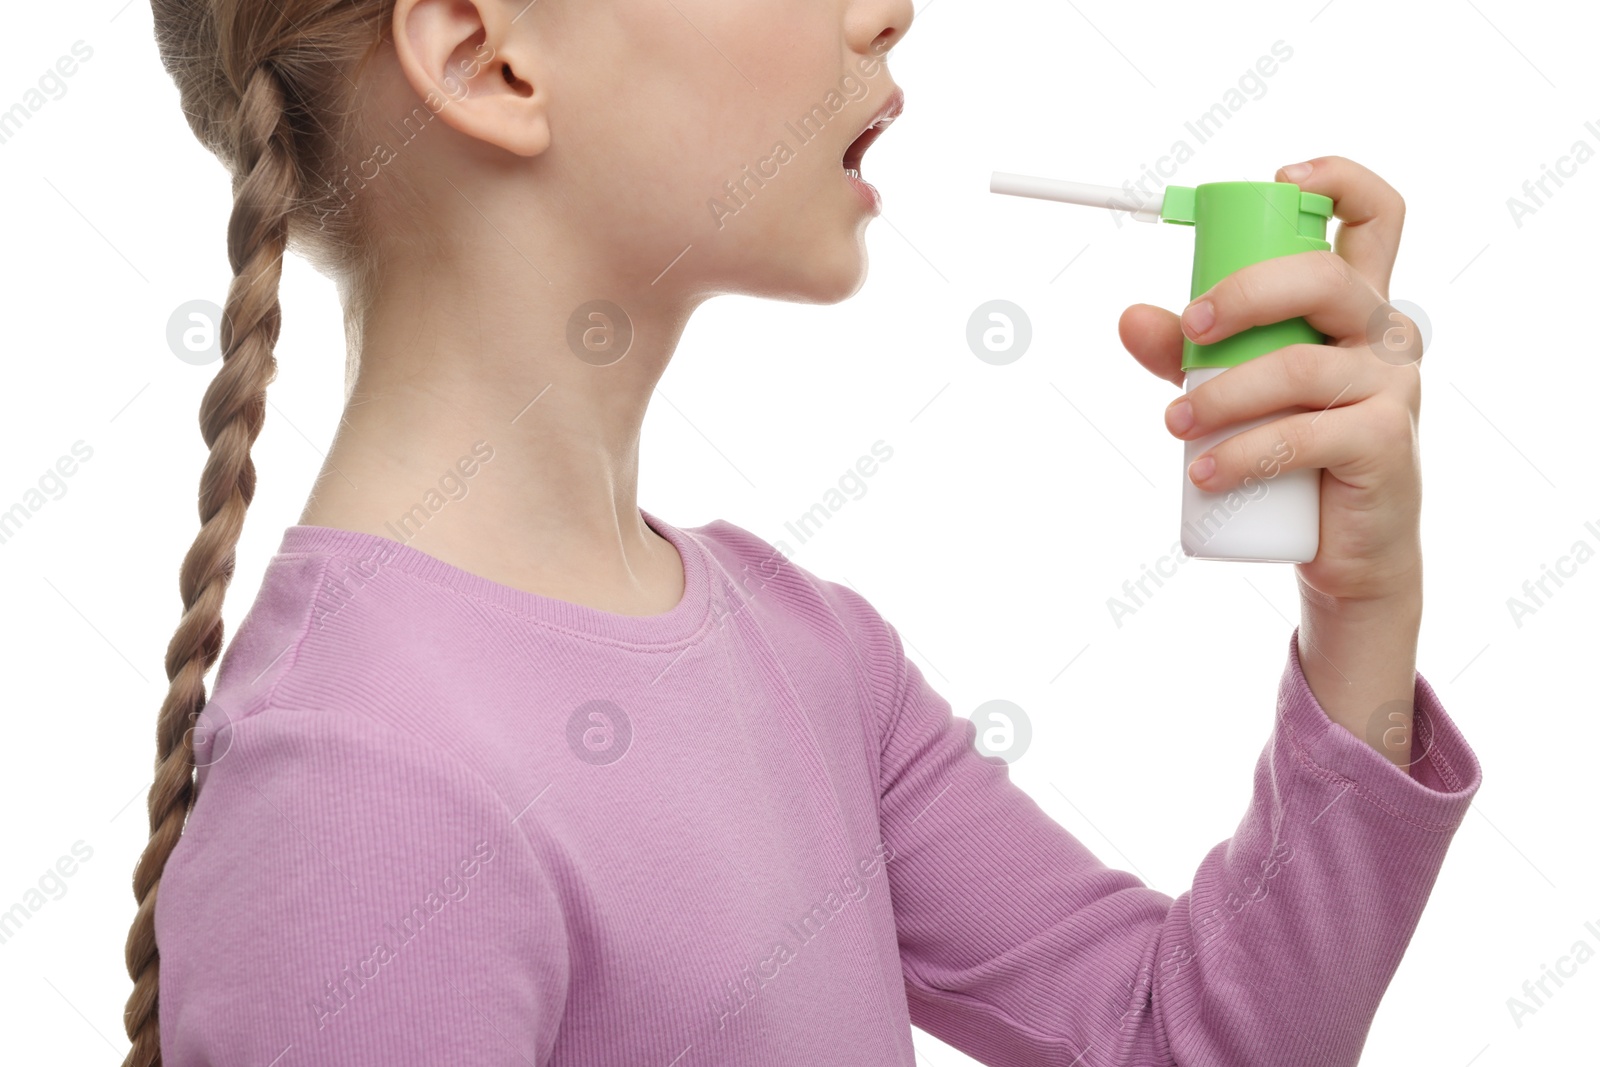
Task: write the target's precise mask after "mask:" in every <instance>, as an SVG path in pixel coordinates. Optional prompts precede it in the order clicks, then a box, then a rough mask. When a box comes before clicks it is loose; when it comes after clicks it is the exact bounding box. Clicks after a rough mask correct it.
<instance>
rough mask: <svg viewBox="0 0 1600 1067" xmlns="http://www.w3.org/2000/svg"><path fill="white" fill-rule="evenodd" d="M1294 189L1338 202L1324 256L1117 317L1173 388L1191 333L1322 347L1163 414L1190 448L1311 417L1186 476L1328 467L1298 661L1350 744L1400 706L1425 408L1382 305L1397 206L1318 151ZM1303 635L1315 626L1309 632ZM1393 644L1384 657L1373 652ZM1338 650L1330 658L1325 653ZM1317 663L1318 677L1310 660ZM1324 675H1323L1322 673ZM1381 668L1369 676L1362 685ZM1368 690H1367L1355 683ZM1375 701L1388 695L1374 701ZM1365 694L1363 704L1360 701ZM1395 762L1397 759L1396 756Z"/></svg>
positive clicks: (1197, 394)
mask: <svg viewBox="0 0 1600 1067" xmlns="http://www.w3.org/2000/svg"><path fill="white" fill-rule="evenodd" d="M1275 180H1276V181H1289V182H1294V183H1295V184H1297V185H1299V186H1300V187H1301V188H1302V189H1306V190H1308V191H1310V192H1316V193H1322V194H1323V195H1325V196H1328V197H1331V198H1332V200H1333V213H1334V215H1335V216H1336V217H1337V218H1338V219H1339V220H1340V221H1341V222H1342V223H1343V225H1341V226H1340V227H1339V229H1338V233H1337V235H1336V237H1335V241H1334V248H1335V251H1331V252H1303V253H1299V254H1296V255H1291V256H1282V257H1279V258H1276V259H1271V260H1267V261H1266V262H1263V263H1257V264H1254V265H1252V266H1248V267H1245V268H1243V269H1241V270H1238V271H1236V272H1234V273H1233V274H1230V275H1229V276H1228V277H1226V278H1224V279H1223V280H1222V281H1220V282H1218V283H1217V284H1216V285H1215V286H1213V287H1212V288H1211V289H1210V290H1209V291H1208V292H1206V293H1203V294H1202V295H1200V296H1199V297H1197V298H1196V299H1195V300H1194V301H1193V302H1192V303H1191V304H1190V305H1189V307H1188V308H1186V309H1185V310H1184V313H1183V315H1182V318H1181V322H1180V318H1179V316H1176V315H1173V314H1172V313H1171V312H1169V311H1165V310H1163V309H1161V308H1157V307H1151V306H1150V305H1147V304H1136V305H1134V306H1133V307H1130V308H1129V309H1128V310H1127V311H1126V312H1124V313H1123V316H1122V321H1121V323H1120V332H1121V335H1122V341H1123V344H1124V345H1125V346H1126V347H1127V349H1128V351H1129V352H1131V353H1132V354H1133V355H1134V357H1135V358H1136V359H1138V360H1139V362H1140V363H1142V364H1144V366H1145V367H1146V368H1147V369H1149V370H1150V371H1151V372H1152V373H1154V374H1156V375H1158V376H1160V377H1162V378H1165V379H1167V380H1168V381H1171V382H1174V383H1176V384H1180V385H1181V384H1182V382H1183V371H1182V370H1181V369H1180V368H1179V362H1180V359H1181V355H1182V339H1183V335H1184V334H1187V335H1188V336H1189V337H1190V338H1191V339H1193V340H1194V341H1196V342H1198V343H1202V344H1209V343H1212V342H1214V341H1218V340H1220V339H1222V338H1224V337H1228V336H1231V335H1233V334H1235V333H1238V332H1239V331H1241V330H1244V329H1246V328H1248V327H1250V326H1255V325H1260V324H1265V323H1271V322H1279V321H1282V320H1283V319H1288V318H1293V317H1295V316H1304V317H1305V319H1306V321H1308V322H1309V323H1310V324H1311V325H1312V326H1313V327H1314V328H1315V329H1317V330H1318V331H1319V332H1321V333H1322V334H1324V335H1325V336H1327V337H1328V338H1329V340H1328V343H1327V344H1325V345H1291V346H1290V347H1288V348H1283V349H1279V350H1278V351H1275V352H1270V353H1268V354H1266V355H1263V356H1259V357H1257V358H1255V359H1252V360H1250V361H1249V362H1246V363H1243V364H1241V365H1239V366H1237V367H1233V368H1230V369H1229V370H1228V372H1227V373H1226V374H1221V375H1218V376H1217V377H1215V378H1213V379H1211V380H1210V381H1208V382H1206V383H1205V384H1203V385H1201V386H1199V387H1198V388H1196V389H1195V390H1194V391H1193V392H1192V393H1190V394H1188V395H1187V396H1186V397H1179V398H1178V399H1177V400H1174V401H1173V402H1172V404H1171V405H1170V406H1169V407H1168V408H1167V412H1166V423H1167V429H1168V430H1169V431H1170V432H1171V433H1173V434H1174V435H1175V436H1177V437H1180V438H1183V439H1190V438H1196V437H1201V436H1204V435H1205V434H1207V433H1210V432H1212V431H1214V430H1218V429H1222V428H1224V427H1227V426H1229V425H1233V424H1237V423H1241V422H1244V421H1246V420H1248V419H1251V418H1254V417H1259V416H1263V415H1267V414H1270V413H1272V412H1274V411H1279V410H1282V409H1284V408H1290V407H1298V408H1304V409H1307V410H1306V411H1304V412H1303V413H1300V414H1292V415H1287V416H1285V417H1283V418H1279V419H1276V420H1274V421H1272V422H1269V423H1266V424H1264V425H1262V426H1259V427H1256V428H1254V429H1251V430H1247V431H1245V432H1243V433H1239V434H1235V435H1234V436H1232V437H1229V438H1227V439H1225V440H1223V441H1221V442H1219V443H1218V444H1217V445H1216V447H1214V448H1212V449H1210V450H1209V451H1207V452H1206V453H1204V454H1203V455H1201V456H1200V457H1198V458H1197V459H1196V460H1195V462H1194V463H1193V464H1192V465H1191V467H1190V471H1189V476H1190V478H1191V479H1193V481H1194V482H1195V484H1196V485H1198V486H1200V487H1201V488H1202V489H1206V490H1209V491H1212V492H1221V491H1226V490H1228V489H1231V488H1234V487H1237V486H1239V485H1240V484H1241V483H1242V482H1243V481H1244V479H1245V477H1246V476H1247V475H1249V474H1251V473H1253V472H1254V471H1255V470H1256V460H1257V459H1258V458H1260V457H1276V456H1278V455H1280V454H1281V453H1282V451H1283V449H1284V447H1285V446H1287V449H1288V450H1289V451H1290V452H1291V453H1292V455H1291V456H1290V458H1289V459H1288V460H1286V461H1285V462H1284V463H1283V464H1282V466H1283V468H1284V469H1290V470H1292V469H1296V468H1300V467H1320V468H1323V475H1322V520H1321V536H1320V543H1319V545H1318V549H1317V556H1316V558H1315V559H1313V560H1312V561H1311V562H1309V563H1304V564H1300V565H1298V567H1297V571H1298V574H1299V578H1300V592H1301V607H1302V611H1301V618H1302V624H1301V644H1302V646H1305V645H1306V644H1307V643H1308V639H1309V641H1310V643H1311V645H1312V647H1313V648H1315V649H1316V650H1317V652H1318V653H1320V654H1321V655H1320V656H1312V657H1310V658H1309V659H1308V657H1307V656H1305V655H1304V654H1302V656H1301V662H1302V666H1303V667H1304V668H1305V672H1306V675H1307V679H1308V681H1311V682H1312V683H1313V689H1314V690H1316V689H1317V686H1316V680H1317V679H1316V677H1315V675H1317V674H1319V673H1325V674H1326V677H1327V679H1328V681H1325V682H1324V684H1323V689H1322V690H1318V692H1317V695H1318V698H1319V700H1321V701H1322V703H1323V706H1324V708H1325V709H1327V710H1328V711H1329V714H1330V715H1334V717H1335V718H1339V716H1338V715H1336V714H1335V711H1334V707H1335V706H1336V705H1339V704H1344V705H1345V707H1344V708H1343V709H1342V710H1343V715H1344V718H1343V719H1342V720H1341V721H1343V724H1344V725H1346V726H1347V727H1349V728H1351V729H1352V731H1353V732H1356V733H1357V734H1358V735H1360V734H1362V733H1363V732H1364V729H1365V726H1364V723H1362V722H1361V720H1362V718H1363V717H1364V715H1365V714H1367V713H1368V712H1370V710H1371V709H1374V708H1376V707H1378V706H1379V704H1381V703H1382V702H1383V700H1385V699H1387V700H1395V699H1406V700H1409V698H1410V696H1411V693H1412V684H1413V680H1414V672H1413V668H1412V666H1410V665H1409V663H1414V658H1413V659H1412V660H1411V661H1409V662H1408V660H1407V650H1408V648H1409V652H1410V655H1411V656H1412V657H1414V654H1415V640H1416V625H1417V623H1418V622H1419V621H1420V616H1421V603H1422V554H1421V545H1420V539H1419V536H1418V521H1419V515H1420V505H1421V497H1422V489H1421V475H1420V469H1419V464H1418V451H1417V418H1418V413H1419V410H1420V405H1421V385H1420V376H1419V373H1418V361H1419V360H1420V359H1421V357H1422V346H1421V338H1420V336H1419V334H1418V330H1417V327H1416V324H1415V323H1413V322H1412V321H1411V320H1409V319H1407V318H1406V317H1405V316H1404V315H1402V314H1400V313H1399V312H1398V311H1396V310H1395V309H1394V308H1393V307H1391V306H1389V304H1388V296H1389V277H1390V274H1391V272H1392V271H1393V269H1394V261H1395V252H1396V250H1397V249H1398V247H1399V244H1400V230H1401V226H1402V224H1403V222H1404V220H1405V202H1404V201H1403V200H1401V198H1400V194H1399V193H1397V192H1395V190H1394V189H1393V188H1392V187H1390V185H1389V184H1388V183H1387V182H1385V181H1384V180H1383V179H1382V178H1380V177H1378V176H1377V175H1376V174H1374V173H1372V172H1371V171H1369V170H1367V169H1366V168H1365V167H1362V166H1360V165H1358V164H1356V163H1353V162H1351V161H1350V160H1348V159H1343V158H1341V157H1339V156H1324V157H1322V158H1319V159H1314V160H1311V161H1310V162H1309V163H1302V164H1297V165H1296V166H1294V167H1285V168H1283V169H1282V170H1280V171H1278V173H1277V175H1276V176H1275ZM1312 631H1315V632H1316V633H1315V635H1313V633H1312ZM1385 641H1387V642H1390V643H1395V642H1398V645H1399V647H1398V649H1394V650H1391V651H1390V652H1388V653H1385V652H1383V650H1382V649H1381V648H1379V647H1378V644H1377V643H1381V642H1385ZM1335 649H1337V651H1335ZM1317 659H1322V660H1328V661H1329V662H1328V663H1324V664H1320V665H1319V668H1317V669H1314V668H1313V663H1312V660H1317ZM1329 666H1331V667H1332V671H1331V672H1329V671H1328V667H1329ZM1357 672H1360V673H1363V674H1365V675H1367V681H1368V682H1370V683H1371V684H1372V685H1373V686H1375V687H1376V689H1377V691H1378V692H1377V693H1373V694H1367V693H1363V694H1362V695H1361V696H1359V697H1356V698H1355V702H1354V703H1353V704H1352V703H1349V702H1348V701H1343V700H1341V699H1340V696H1342V695H1343V694H1342V693H1341V694H1339V695H1335V694H1334V693H1333V692H1331V691H1329V686H1330V685H1335V684H1337V683H1339V681H1340V679H1342V680H1343V685H1344V686H1345V687H1350V686H1357V683H1356V682H1355V681H1354V680H1353V677H1352V676H1353V675H1354V674H1356V673H1357ZM1374 672H1376V675H1377V677H1373V673H1374ZM1357 688H1360V689H1363V690H1364V689H1366V688H1367V685H1366V684H1362V685H1359V686H1357ZM1382 693H1388V694H1389V696H1388V697H1383V698H1382V699H1379V697H1380V695H1381V694H1382ZM1369 698H1370V699H1372V700H1373V702H1372V703H1367V704H1365V705H1364V707H1365V709H1367V710H1366V711H1363V701H1365V700H1367V699H1369ZM1397 762H1402V760H1397Z"/></svg>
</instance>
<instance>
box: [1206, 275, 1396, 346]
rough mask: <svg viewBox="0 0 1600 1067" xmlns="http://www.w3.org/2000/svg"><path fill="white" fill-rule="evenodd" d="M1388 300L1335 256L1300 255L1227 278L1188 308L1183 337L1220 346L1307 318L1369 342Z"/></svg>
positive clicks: (1332, 333) (1330, 331) (1333, 332)
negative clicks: (1376, 315) (1370, 327)
mask: <svg viewBox="0 0 1600 1067" xmlns="http://www.w3.org/2000/svg"><path fill="white" fill-rule="evenodd" d="M1385 305H1386V301H1385V300H1384V298H1383V297H1382V296H1381V295H1380V294H1379V293H1378V291H1377V290H1376V289H1374V288H1373V287H1372V284H1371V283H1370V282H1368V281H1367V280H1366V278H1364V277H1362V276H1361V275H1360V274H1359V273H1358V272H1357V271H1356V269H1355V268H1354V267H1353V266H1352V265H1351V264H1349V263H1347V262H1346V261H1345V260H1344V258H1343V257H1341V256H1339V255H1337V254H1336V253H1334V252H1297V253H1295V254H1294V255H1290V256H1279V257H1277V258H1275V259H1268V260H1264V261H1262V262H1260V263H1252V264H1250V265H1249V266H1247V267H1241V268H1239V269H1238V270H1236V271H1234V272H1233V273H1232V274H1230V275H1228V276H1227V277H1226V278H1223V279H1222V280H1221V281H1220V282H1218V283H1217V284H1216V285H1213V286H1212V287H1211V288H1210V289H1208V290H1206V291H1205V292H1204V293H1201V294H1200V295H1199V296H1197V297H1195V299H1194V301H1193V302H1192V303H1191V304H1190V305H1189V306H1188V307H1187V308H1185V309H1184V312H1183V317H1182V324H1183V332H1184V333H1185V334H1187V335H1188V336H1189V337H1190V338H1191V339H1192V340H1193V341H1194V342H1195V343H1196V344H1214V343H1215V342H1217V341H1220V340H1222V339H1223V338H1224V337H1231V336H1233V335H1234V334H1236V333H1239V332H1240V331H1241V330H1246V329H1249V328H1250V327H1251V326H1264V325H1266V324H1268V323H1272V322H1282V321H1283V320H1285V319H1292V318H1296V317H1298V316H1304V318H1305V320H1306V321H1307V322H1309V323H1310V324H1311V326H1312V328H1314V329H1316V330H1318V331H1320V332H1321V333H1323V334H1326V335H1327V336H1329V337H1332V338H1334V339H1336V340H1337V339H1340V338H1351V337H1353V338H1360V339H1363V340H1364V339H1365V337H1366V334H1367V328H1368V324H1369V323H1370V322H1371V321H1372V318H1373V315H1374V313H1375V312H1377V309H1379V308H1381V307H1384V306H1385Z"/></svg>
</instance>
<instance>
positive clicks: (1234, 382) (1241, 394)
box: [1166, 345, 1416, 441]
mask: <svg viewBox="0 0 1600 1067" xmlns="http://www.w3.org/2000/svg"><path fill="white" fill-rule="evenodd" d="M1378 363H1379V361H1378V360H1375V359H1373V358H1372V354H1371V353H1370V352H1368V351H1367V350H1366V349H1364V348H1335V347H1332V346H1329V345H1289V346H1288V347H1287V348H1280V349H1278V350H1277V351H1275V352H1268V353H1267V354H1266V355H1263V356H1257V357H1256V358H1255V359H1252V360H1249V361H1247V362H1245V363H1241V364H1239V365H1238V366H1236V367H1229V368H1228V370H1227V372H1226V373H1224V374H1219V375H1217V376H1216V377H1215V378H1212V379H1211V380H1209V381H1207V382H1204V383H1202V384H1200V385H1198V386H1196V387H1195V388H1194V389H1192V390H1190V391H1189V392H1188V393H1186V394H1185V395H1183V396H1181V397H1179V398H1178V399H1176V400H1174V401H1173V402H1172V403H1171V404H1169V405H1167V412H1166V420H1167V429H1168V431H1170V432H1171V433H1172V434H1173V435H1174V436H1175V437H1180V438H1182V439H1184V440H1186V441H1188V440H1194V439H1196V438H1200V437H1204V436H1205V435H1206V434H1209V433H1214V432H1216V431H1217V430H1221V429H1224V428H1225V427H1228V426H1234V425H1237V424H1239V423H1242V422H1247V421H1249V420H1250V419H1254V418H1260V417H1261V416H1263V415H1270V414H1271V413H1273V412H1274V411H1282V410H1284V409H1285V408H1296V407H1298V408H1308V409H1310V410H1312V411H1323V410H1325V409H1327V408H1330V407H1333V406H1334V405H1336V404H1355V403H1359V402H1360V401H1362V400H1366V399H1367V398H1368V397H1371V396H1373V395H1375V394H1376V393H1377V392H1378V391H1379V390H1381V389H1383V388H1385V387H1387V386H1388V385H1390V384H1391V383H1390V382H1389V381H1388V379H1387V377H1386V376H1385V375H1383V374H1382V373H1380V372H1381V370H1382V369H1383V368H1381V367H1379V366H1378ZM1384 366H1385V367H1387V364H1385V365H1384ZM1409 377H1411V378H1415V377H1416V375H1414V374H1413V375H1410V376H1409Z"/></svg>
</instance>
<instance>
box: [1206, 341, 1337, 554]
mask: <svg viewBox="0 0 1600 1067" xmlns="http://www.w3.org/2000/svg"><path fill="white" fill-rule="evenodd" d="M1226 370H1228V368H1227V367H1196V368H1195V369H1194V370H1191V371H1188V372H1187V373H1186V374H1185V375H1184V379H1183V391H1184V392H1185V393H1189V392H1193V391H1194V390H1195V389H1196V388H1198V387H1199V386H1200V385H1201V384H1202V383H1204V382H1207V381H1210V380H1211V379H1212V378H1215V377H1216V376H1217V375H1219V374H1221V373H1223V372H1224V371H1226ZM1304 410H1305V409H1304V408H1285V409H1283V410H1282V411H1276V412H1273V413H1272V414H1270V415H1266V416H1263V417H1261V418H1258V419H1251V420H1249V421H1247V422H1241V423H1238V424H1237V425H1233V426H1228V427H1225V428H1224V429H1221V430H1218V431H1216V432H1214V433H1209V434H1207V435H1206V436H1204V437H1201V438H1197V439H1195V440H1193V441H1185V442H1184V447H1183V469H1184V475H1183V527H1182V534H1181V537H1180V541H1181V543H1182V545H1183V551H1184V553H1185V554H1187V555H1189V556H1193V557H1195V558H1196V559H1232V560H1254V561H1260V562H1274V563H1309V562H1310V561H1311V560H1313V559H1315V558H1316V555H1317V540H1318V531H1319V529H1320V526H1321V520H1322V506H1321V501H1322V470H1321V468H1319V467H1312V468H1309V469H1308V468H1296V469H1294V470H1283V469H1282V464H1283V462H1284V461H1285V460H1287V459H1289V458H1292V457H1291V456H1290V454H1289V452H1288V445H1287V443H1283V444H1281V445H1280V447H1279V449H1278V450H1277V451H1268V452H1265V453H1263V454H1262V455H1261V456H1259V457H1257V458H1256V460H1255V461H1254V463H1253V464H1252V467H1251V470H1250V473H1249V474H1248V475H1247V476H1246V478H1245V480H1244V481H1243V482H1242V483H1241V484H1240V485H1238V486H1236V487H1235V488H1233V489H1231V490H1228V491H1227V492H1222V493H1208V492H1206V491H1205V490H1203V489H1201V488H1200V487H1199V486H1197V485H1195V484H1194V482H1192V481H1190V479H1189V474H1188V470H1189V464H1191V463H1193V462H1194V461H1195V460H1196V459H1198V458H1199V457H1200V455H1201V453H1203V452H1205V450H1206V449H1208V448H1211V447H1212V446H1213V445H1215V444H1216V443H1217V442H1219V441H1224V440H1226V439H1227V438H1229V437H1232V436H1233V435H1234V434H1237V433H1242V432H1244V431H1245V430H1249V429H1252V428H1254V427H1256V426H1260V425H1262V424H1263V423H1268V422H1272V421H1275V420H1277V419H1280V418H1282V417H1283V416H1285V415H1290V414H1294V413H1295V412H1299V411H1304Z"/></svg>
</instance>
